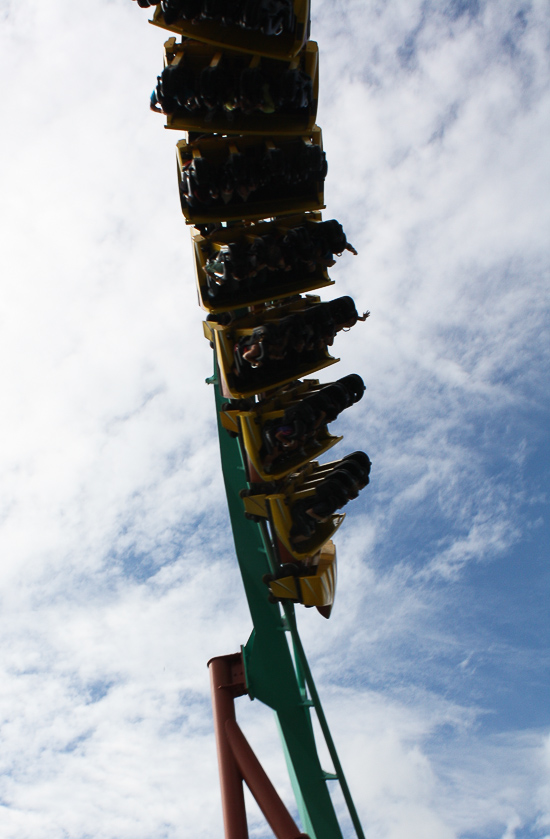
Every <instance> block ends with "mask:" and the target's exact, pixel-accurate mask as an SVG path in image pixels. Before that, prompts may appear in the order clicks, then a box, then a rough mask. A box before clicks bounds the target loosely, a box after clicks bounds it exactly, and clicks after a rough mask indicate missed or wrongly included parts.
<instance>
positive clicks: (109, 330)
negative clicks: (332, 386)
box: [0, 0, 550, 839]
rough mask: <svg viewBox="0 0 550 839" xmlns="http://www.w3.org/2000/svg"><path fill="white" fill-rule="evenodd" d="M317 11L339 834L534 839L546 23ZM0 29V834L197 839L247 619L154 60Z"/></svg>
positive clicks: (69, 33) (280, 775)
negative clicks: (333, 472) (216, 711)
mask: <svg viewBox="0 0 550 839" xmlns="http://www.w3.org/2000/svg"><path fill="white" fill-rule="evenodd" d="M312 5H313V15H312V36H313V37H314V38H316V39H317V40H318V42H319V47H320V54H321V58H320V61H321V64H320V70H321V97H320V107H319V115H318V122H319V124H320V125H321V127H322V128H323V132H324V141H325V148H326V151H327V156H328V161H329V174H328V178H327V183H326V192H325V197H326V203H327V210H326V212H325V218H338V219H339V220H340V221H341V222H342V223H343V224H344V227H345V229H346V232H347V234H348V238H349V239H350V241H351V242H352V243H353V244H354V245H355V247H356V248H357V249H358V251H359V256H357V257H353V256H351V255H350V254H345V255H344V256H343V257H342V258H341V259H340V261H339V264H338V266H337V268H336V269H334V270H333V273H332V275H333V277H334V278H335V279H337V283H338V285H337V291H338V293H340V294H345V293H349V294H351V295H352V296H353V297H354V298H355V300H356V302H357V306H358V308H364V309H366V308H369V309H371V311H372V317H371V319H370V320H369V321H368V322H367V323H366V324H359V325H357V326H356V327H355V328H354V329H353V330H352V331H351V332H349V333H348V334H345V335H340V336H339V337H338V339H337V342H336V344H335V350H336V351H337V353H338V355H339V356H340V357H341V359H342V361H341V364H340V365H339V366H338V368H335V369H334V370H330V371H327V373H326V374H324V376H323V380H324V381H329V380H330V379H331V377H332V374H333V373H334V374H335V376H336V374H337V375H338V376H342V375H344V374H346V373H348V372H359V373H360V374H361V375H362V376H363V377H364V379H365V382H366V384H367V393H366V395H365V397H364V399H363V400H362V402H361V403H360V404H359V405H357V406H355V407H354V408H353V409H351V410H350V411H348V412H347V414H346V415H344V416H342V417H341V418H340V419H339V420H338V421H337V423H336V424H335V425H333V426H332V428H333V429H334V430H336V431H338V432H339V433H344V435H345V440H344V442H343V443H341V444H340V447H339V453H340V454H343V453H345V452H347V451H352V450H354V449H356V448H363V449H365V450H366V451H367V452H368V453H369V455H370V456H371V459H372V461H373V471H372V482H371V485H370V486H369V487H368V489H367V490H366V491H365V492H364V493H363V494H362V495H361V497H360V498H359V499H358V500H357V501H355V502H354V503H353V504H352V505H350V506H349V514H348V516H347V520H346V522H345V525H344V526H343V528H342V529H341V530H340V532H339V534H338V538H337V546H338V550H339V558H340V562H339V590H338V595H337V600H336V605H335V608H334V611H333V615H332V617H331V620H330V621H329V622H326V621H323V619H322V618H320V616H319V615H318V614H317V613H315V614H311V613H310V612H309V611H307V612H306V611H305V610H301V612H300V615H299V618H300V629H301V633H302V638H303V641H304V645H305V647H306V651H307V652H308V655H309V658H310V663H311V665H312V668H313V672H314V675H315V677H316V680H317V685H318V688H319V690H320V693H321V697H322V699H323V703H324V707H325V711H326V713H327V716H328V719H329V722H330V724H331V728H332V732H333V735H334V738H335V740H336V744H337V746H338V749H339V753H340V757H341V759H342V762H343V765H344V768H345V770H346V773H347V776H348V780H349V783H350V786H351V788H352V792H353V794H354V797H355V800H356V803H357V807H358V810H359V812H360V815H361V818H362V821H363V824H364V828H365V832H366V834H367V836H368V839H548V837H549V836H550V734H549V731H550V712H549V706H550V702H549V693H550V691H549V688H548V670H549V663H550V662H549V658H550V655H549V646H548V641H549V621H548V612H547V608H548V607H547V603H548V593H549V588H550V586H549V577H550V575H549V568H548V541H549V538H548V537H549V520H548V514H549V507H548V490H549V487H548V472H547V463H548V454H549V443H548V424H549V400H548V386H547V383H548V356H549V345H548V333H547V324H548V303H549V299H548V287H549V259H548V245H549V230H550V212H549V192H550V178H549V169H550V160H549V154H548V133H549V132H548V129H549V123H550V86H549V83H550V69H549V49H550V47H549V44H550V37H549V36H550V11H549V8H548V6H547V4H546V3H545V2H544V0H532V2H528V0H526V2H519V0H449V2H445V3H443V2H435V0H422V1H421V0H387V1H386V2H383V0H313V3H312ZM0 20H1V24H2V25H1V30H0V32H1V34H0V39H1V44H0V63H1V67H2V78H3V79H4V117H3V130H2V132H1V133H0V148H1V154H0V169H1V183H2V202H1V210H0V212H1V228H2V240H3V245H2V249H1V256H0V259H1V261H2V271H1V273H2V285H3V293H2V307H1V310H0V311H1V315H0V318H1V321H0V322H1V329H0V344H1V357H2V359H3V364H2V368H1V377H2V382H1V389H0V394H1V406H2V407H1V416H2V434H1V436H0V449H1V457H2V467H1V469H0V491H1V506H0V557H1V563H0V580H1V588H0V598H1V599H0V605H1V624H0V625H1V632H2V656H1V658H0V667H1V679H0V726H1V729H0V731H1V744H2V745H1V749H0V765H1V781H0V836H2V837H7V838H8V837H9V839H87V837H93V839H152V837H155V839H161V838H162V837H166V839H187V838H188V837H189V839H219V837H220V836H221V835H222V823H221V807H220V801H219V791H218V778H217V763H216V754H215V745H214V737H213V729H212V721H211V710H210V699H209V690H208V673H207V670H206V662H207V660H208V659H209V658H210V657H212V656H214V655H219V654H225V653H231V652H234V651H236V650H237V649H238V648H239V645H240V644H242V643H244V642H245V641H246V640H247V638H248V635H249V632H250V629H251V625H250V619H249V616H248V612H247V607H246V603H245V600H244V596H243V593H242V586H241V582H240V578H239V575H238V570H237V566H236V561H235V558H234V554H233V549H232V542H231V538H230V534H229V530H228V519H227V516H226V512H225V501H224V494H223V489H222V484H221V478H220V470H219V463H218V452H217V440H216V435H215V417H214V411H213V394H212V392H211V389H210V388H208V387H207V386H206V385H205V384H204V379H205V378H206V377H207V376H209V375H210V374H211V372H212V370H211V368H212V362H211V351H210V349H209V347H208V344H207V342H206V341H204V339H203V338H202V330H201V313H200V311H199V309H198V307H197V302H196V292H195V288H194V275H193V266H192V260H191V250H190V244H189V234H188V231H187V230H186V229H185V226H184V224H183V220H182V217H181V212H180V209H179V201H178V195H177V187H176V177H175V168H176V167H175V160H174V146H175V142H176V140H177V139H178V138H179V135H177V134H176V133H174V132H168V131H165V130H164V129H163V127H162V118H161V117H159V116H157V115H155V114H152V113H150V112H149V110H148V97H149V94H150V91H151V89H152V87H153V85H154V82H155V77H156V75H157V73H158V72H160V69H161V67H162V43H163V41H164V39H165V35H164V33H162V31H161V30H157V29H154V28H153V27H151V26H149V25H148V24H147V22H146V20H147V13H146V12H145V11H144V10H141V9H139V8H138V7H137V4H136V3H132V2H130V0H94V1H93V2H79V3H75V2H73V0H58V2H56V3H44V2H39V0H18V2H17V3H15V2H11V0H0ZM323 296H324V298H325V299H330V297H332V296H335V293H334V292H333V291H330V292H325V293H324V295H323ZM239 718H240V719H241V721H242V723H243V727H244V728H245V730H246V732H247V734H248V736H249V738H250V740H251V741H252V743H253V745H254V746H255V748H257V750H258V752H259V753H260V755H261V757H262V759H263V761H264V763H265V765H266V766H267V767H268V769H269V771H270V772H271V773H272V775H273V777H274V779H275V781H276V783H277V786H278V788H279V789H280V791H281V793H282V794H283V795H284V796H285V797H286V798H287V800H289V801H290V800H291V798H290V791H289V784H288V780H287V776H286V770H285V767H284V763H283V759H282V756H281V752H280V746H279V744H278V740H277V733H276V729H275V725H274V722H273V720H272V717H271V714H270V712H269V711H267V710H266V709H264V708H262V707H261V706H260V705H259V703H258V702H254V703H248V702H246V701H245V700H241V703H240V704H239ZM251 826H252V832H253V836H254V837H256V839H267V837H268V836H269V835H270V834H269V831H267V830H266V828H265V827H264V826H263V823H262V820H261V818H260V817H259V816H258V815H257V811H256V810H255V809H254V808H253V807H252V808H251ZM347 835H350V836H351V833H349V834H347Z"/></svg>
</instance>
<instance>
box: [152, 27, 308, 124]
mask: <svg viewBox="0 0 550 839" xmlns="http://www.w3.org/2000/svg"><path fill="white" fill-rule="evenodd" d="M164 68H165V69H164V71H163V72H162V75H161V76H159V77H158V84H157V88H156V91H155V93H154V94H153V100H152V102H153V103H155V102H156V103H157V104H158V105H159V107H160V108H161V110H162V111H163V112H164V113H165V114H166V128H174V129H176V130H178V131H181V130H183V131H194V132H203V133H208V134H228V133H230V134H255V135H259V134H268V135H271V134H273V133H274V132H276V133H277V134H278V135H281V134H289V135H296V134H303V133H304V132H307V131H311V129H312V128H313V126H314V124H315V116H316V114H317V101H318V97H319V69H318V68H319V51H318V48H317V44H316V43H315V42H314V41H308V43H307V44H306V45H305V47H304V48H303V50H302V51H301V52H300V53H299V55H297V56H295V57H294V58H292V59H290V60H279V59H274V58H260V57H259V56H252V57H250V56H244V55H242V53H237V52H235V51H233V50H229V49H223V50H220V49H218V48H216V47H212V46H210V45H208V44H201V43H199V42H197V41H185V42H184V43H176V39H175V38H170V39H169V40H168V41H166V43H165V45H164ZM185 102H188V107H186V106H185V104H184V103H185ZM190 108H191V110H190ZM155 110H159V108H158V107H156V108H155Z"/></svg>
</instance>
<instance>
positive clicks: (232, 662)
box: [208, 653, 248, 839]
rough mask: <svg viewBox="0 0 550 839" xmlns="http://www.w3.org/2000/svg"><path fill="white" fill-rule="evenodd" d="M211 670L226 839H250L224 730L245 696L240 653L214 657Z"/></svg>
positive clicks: (240, 785) (240, 787) (237, 775)
mask: <svg viewBox="0 0 550 839" xmlns="http://www.w3.org/2000/svg"><path fill="white" fill-rule="evenodd" d="M239 668H240V670H239ZM208 669H209V670H210V687H211V691H212V706H213V709H214V731H215V734H216V745H217V748H218V764H219V770H220V785H221V793H222V811H223V822H224V825H225V837H226V839H248V826H247V822H246V809H245V804H244V792H243V781H242V775H241V772H240V769H239V767H238V765H237V762H236V760H235V758H234V756H233V753H232V751H231V746H230V745H229V743H228V741H227V737H226V729H225V726H226V723H227V722H229V723H231V722H233V723H235V725H236V724H237V723H236V719H235V705H234V701H233V700H234V699H235V697H236V696H242V694H244V693H246V687H245V685H244V668H243V663H242V657H241V654H240V653H235V654H234V655H226V656H219V657H217V658H212V659H210V661H209V662H208ZM239 676H240V678H239Z"/></svg>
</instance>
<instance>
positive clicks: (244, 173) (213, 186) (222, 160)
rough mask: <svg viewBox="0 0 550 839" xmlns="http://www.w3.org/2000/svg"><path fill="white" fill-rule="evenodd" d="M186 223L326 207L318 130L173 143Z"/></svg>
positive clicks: (272, 214) (320, 138)
mask: <svg viewBox="0 0 550 839" xmlns="http://www.w3.org/2000/svg"><path fill="white" fill-rule="evenodd" d="M176 157H177V164H178V179H179V189H180V199H181V207H182V212H183V215H184V217H185V220H186V221H187V223H188V224H195V225H198V226H200V225H209V224H211V223H213V222H222V221H231V220H240V221H246V220H250V221H254V220H257V219H266V218H274V217H275V216H282V215H284V216H286V215H293V214H295V213H303V212H307V211H309V210H322V209H323V208H324V206H325V205H324V203H323V202H324V192H323V188H324V187H323V185H324V180H325V176H326V172H327V166H326V159H325V154H324V152H323V143H322V134H321V129H320V128H318V127H317V126H315V127H314V128H313V129H312V130H311V132H308V133H307V134H304V135H302V136H296V137H285V136H273V137H271V138H267V137H266V138H265V139H261V138H259V137H219V136H216V137H202V138H199V139H197V140H193V141H192V142H188V141H187V140H180V142H179V143H177V145H176Z"/></svg>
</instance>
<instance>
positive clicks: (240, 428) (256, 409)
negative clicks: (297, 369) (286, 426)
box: [222, 380, 342, 483]
mask: <svg viewBox="0 0 550 839" xmlns="http://www.w3.org/2000/svg"><path fill="white" fill-rule="evenodd" d="M322 387H323V386H319V383H318V381H315V380H309V381H308V380H306V381H305V382H302V383H300V385H299V386H295V387H294V388H292V389H291V390H290V391H289V392H288V393H283V394H281V395H280V396H279V397H278V398H277V399H276V400H268V401H266V402H265V403H264V402H260V403H258V404H257V405H255V406H252V407H251V409H250V410H231V409H230V410H229V411H224V412H223V414H224V415H225V419H224V416H223V415H222V425H224V427H225V428H226V429H227V430H228V431H230V433H232V434H238V435H239V437H240V440H241V444H242V448H243V456H244V461H245V465H246V471H247V479H248V481H249V482H250V483H256V482H260V481H280V480H282V479H283V478H285V477H286V476H287V475H289V474H290V473H291V472H295V471H297V470H298V469H300V468H301V467H303V466H305V465H306V464H308V463H309V461H310V460H311V459H312V458H313V457H319V456H320V455H322V454H324V453H325V452H327V451H328V450H329V449H331V448H332V447H333V446H335V445H336V443H338V442H340V440H342V437H336V436H334V435H332V434H330V433H329V431H328V428H327V425H326V423H324V424H320V425H319V427H318V428H316V429H315V430H314V431H313V432H312V434H311V439H305V440H304V442H303V443H301V444H300V443H298V442H297V443H296V445H295V447H294V449H289V451H288V453H283V454H280V455H279V456H276V457H275V458H272V462H268V457H267V456H266V455H267V453H266V451H265V439H264V430H265V429H266V427H269V425H270V424H272V423H273V421H275V423H276V421H277V420H281V419H282V418H283V417H284V415H285V411H286V409H287V408H289V407H290V406H292V405H296V404H297V403H299V402H300V398H302V397H303V396H305V395H306V394H313V393H315V392H317V391H319V390H321V389H322ZM274 402H275V404H276V405H277V407H274V405H273V403H274Z"/></svg>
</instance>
